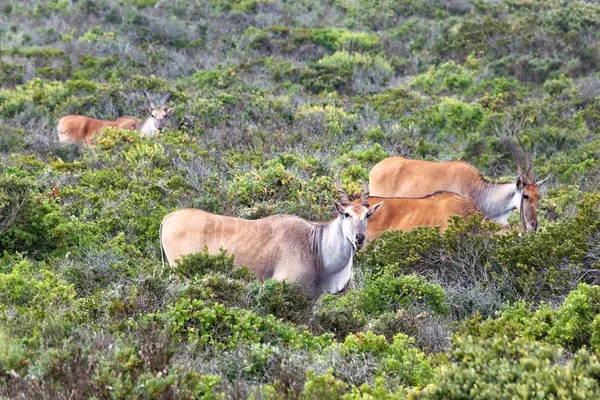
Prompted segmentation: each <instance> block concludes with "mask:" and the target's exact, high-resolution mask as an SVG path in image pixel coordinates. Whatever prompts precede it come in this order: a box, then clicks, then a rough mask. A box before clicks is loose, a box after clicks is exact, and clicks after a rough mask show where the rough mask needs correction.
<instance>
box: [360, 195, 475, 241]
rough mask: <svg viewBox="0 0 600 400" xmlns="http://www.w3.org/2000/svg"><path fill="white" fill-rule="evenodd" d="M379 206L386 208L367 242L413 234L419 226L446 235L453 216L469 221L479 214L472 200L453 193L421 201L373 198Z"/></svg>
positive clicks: (371, 222) (372, 221)
mask: <svg viewBox="0 0 600 400" xmlns="http://www.w3.org/2000/svg"><path fill="white" fill-rule="evenodd" d="M357 201H358V199H355V200H353V201H352V203H356V202H357ZM378 202H383V205H382V206H381V208H380V209H379V211H378V212H377V214H375V215H374V216H373V217H372V218H371V219H370V220H369V224H368V225H367V240H372V239H374V238H376V237H377V236H379V235H381V233H382V232H386V231H409V230H411V229H413V228H416V227H418V226H432V227H435V226H439V227H440V232H444V231H445V230H446V229H447V228H448V226H449V225H450V222H449V219H450V217H451V216H452V215H458V216H460V217H463V218H467V217H470V216H471V215H474V214H477V213H478V212H479V210H478V209H477V207H476V206H475V204H473V203H472V202H471V200H469V199H466V198H464V197H462V196H459V195H457V194H456V193H451V192H436V193H433V194H430V195H428V196H424V197H418V198H411V197H378V196H369V203H370V204H374V203H378Z"/></svg>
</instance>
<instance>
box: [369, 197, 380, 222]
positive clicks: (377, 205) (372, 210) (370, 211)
mask: <svg viewBox="0 0 600 400" xmlns="http://www.w3.org/2000/svg"><path fill="white" fill-rule="evenodd" d="M382 205H383V201H380V202H379V203H377V204H375V205H374V206H373V207H371V208H369V212H367V218H370V217H371V215H373V214H375V211H377V210H379V207H381V206H382Z"/></svg>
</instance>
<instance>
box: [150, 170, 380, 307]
mask: <svg viewBox="0 0 600 400" xmlns="http://www.w3.org/2000/svg"><path fill="white" fill-rule="evenodd" d="M338 180H339V178H338ZM364 186H365V187H364V193H363V196H362V200H361V201H360V204H351V203H350V201H348V195H347V194H346V193H345V192H344V191H343V190H341V188H339V189H340V195H341V196H340V199H341V201H340V202H337V201H335V200H334V201H333V205H334V208H335V210H336V211H337V215H336V218H335V219H334V220H333V221H331V222H329V223H314V222H309V221H306V220H304V219H302V218H300V217H296V216H292V215H284V214H280V215H273V216H270V217H266V218H261V219H257V220H246V219H241V218H233V217H227V216H223V215H216V214H211V213H208V212H206V211H202V210H197V209H190V208H188V209H182V210H177V211H174V212H172V213H170V214H168V215H167V216H165V217H164V218H163V220H162V223H161V226H160V243H161V249H162V250H163V251H164V255H166V257H167V260H168V262H169V265H171V266H174V265H175V264H176V261H177V260H178V259H179V258H180V257H182V256H185V255H187V254H191V253H196V252H200V251H203V249H205V248H207V249H208V253H209V254H216V253H218V252H219V250H220V249H221V248H223V249H225V250H227V251H228V252H229V253H230V254H233V255H234V262H235V264H236V265H237V266H241V265H245V266H247V267H248V268H249V269H250V270H251V271H253V272H254V273H255V274H256V276H257V277H258V278H259V279H260V280H264V279H267V278H273V279H277V280H281V281H283V280H285V281H288V282H298V283H300V284H301V285H303V286H304V287H305V288H306V289H307V290H308V292H309V293H311V294H312V295H313V296H317V295H319V294H321V293H337V292H340V291H342V290H343V289H344V288H345V287H346V285H347V284H348V282H349V281H350V279H351V277H352V259H353V256H354V253H355V252H356V251H357V250H359V249H361V248H362V246H363V245H364V242H365V235H366V232H367V220H368V219H369V218H370V217H371V216H372V215H373V214H374V213H375V211H377V209H378V208H379V207H381V205H382V203H377V204H375V205H373V206H372V207H370V208H369V205H368V202H367V196H368V192H369V189H368V186H367V185H366V184H365V185H364Z"/></svg>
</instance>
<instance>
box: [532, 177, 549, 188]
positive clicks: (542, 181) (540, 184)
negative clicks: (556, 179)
mask: <svg viewBox="0 0 600 400" xmlns="http://www.w3.org/2000/svg"><path fill="white" fill-rule="evenodd" d="M548 178H550V175H548V176H547V177H546V178H544V179H542V180H541V181H538V182H536V183H535V184H536V186H537V187H541V186H542V185H543V184H544V183H546V181H547V180H548Z"/></svg>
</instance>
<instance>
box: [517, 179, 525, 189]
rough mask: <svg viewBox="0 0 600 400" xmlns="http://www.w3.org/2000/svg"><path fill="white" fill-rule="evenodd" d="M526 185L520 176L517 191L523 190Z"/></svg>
mask: <svg viewBox="0 0 600 400" xmlns="http://www.w3.org/2000/svg"><path fill="white" fill-rule="evenodd" d="M524 185H525V184H524V182H523V179H521V177H520V176H519V177H518V178H517V189H519V190H523V186H524Z"/></svg>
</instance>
